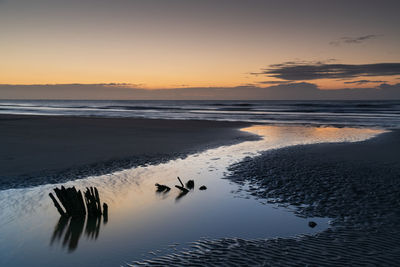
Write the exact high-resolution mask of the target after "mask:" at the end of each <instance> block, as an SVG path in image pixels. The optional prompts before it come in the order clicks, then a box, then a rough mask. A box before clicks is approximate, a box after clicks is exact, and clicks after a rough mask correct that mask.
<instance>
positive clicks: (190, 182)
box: [186, 180, 194, 190]
mask: <svg viewBox="0 0 400 267" xmlns="http://www.w3.org/2000/svg"><path fill="white" fill-rule="evenodd" d="M186 188H187V189H190V190H192V189H193V188H194V181H193V180H189V181H187V183H186Z"/></svg>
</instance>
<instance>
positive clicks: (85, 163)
mask: <svg viewBox="0 0 400 267" xmlns="http://www.w3.org/2000/svg"><path fill="white" fill-rule="evenodd" d="M248 125H249V124H246V123H240V122H232V123H230V122H216V121H188V120H186V121H185V120H149V119H132V118H82V117H61V116H22V115H21V116H18V115H1V116H0V129H1V130H0V147H1V149H0V190H1V189H8V188H15V187H24V186H32V185H39V184H45V183H58V182H64V181H67V180H71V179H77V178H83V177H87V176H89V175H95V174H104V173H109V172H112V171H115V170H119V169H123V168H129V167H134V166H138V165H143V164H148V163H157V162H162V161H166V160H169V159H172V158H177V157H184V156H186V155H188V154H190V153H194V152H198V151H201V150H205V149H207V148H211V147H216V146H219V145H228V144H232V143H236V142H240V141H242V140H245V139H249V138H250V139H251V138H255V137H254V136H251V135H250V134H248V133H244V132H241V131H239V130H238V129H239V128H242V127H246V126H248Z"/></svg>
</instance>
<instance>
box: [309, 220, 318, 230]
mask: <svg viewBox="0 0 400 267" xmlns="http://www.w3.org/2000/svg"><path fill="white" fill-rule="evenodd" d="M308 226H310V227H311V228H314V227H315V226H317V223H316V222H313V221H311V222H308Z"/></svg>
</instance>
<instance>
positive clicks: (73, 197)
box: [49, 186, 108, 218]
mask: <svg viewBox="0 0 400 267" xmlns="http://www.w3.org/2000/svg"><path fill="white" fill-rule="evenodd" d="M54 192H55V194H56V196H57V198H58V201H57V198H56V197H55V196H54V195H53V194H52V193H49V196H50V198H51V200H52V201H53V203H54V206H55V207H56V209H57V211H58V212H59V213H60V215H61V216H62V217H72V218H80V217H85V216H86V214H87V215H88V216H89V217H100V216H101V215H102V211H101V204H100V203H101V202H100V197H99V191H98V190H97V188H96V187H90V188H86V192H85V194H84V195H85V200H83V197H82V192H81V191H80V190H79V191H77V190H76V189H75V187H74V186H73V187H69V188H65V187H64V186H61V188H55V189H54ZM60 203H61V204H60ZM103 207H106V209H107V212H108V206H107V204H106V203H104V204H103ZM107 216H108V214H107Z"/></svg>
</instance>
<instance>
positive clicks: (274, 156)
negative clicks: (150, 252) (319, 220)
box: [134, 130, 400, 266]
mask: <svg viewBox="0 0 400 267" xmlns="http://www.w3.org/2000/svg"><path fill="white" fill-rule="evenodd" d="M231 170H232V171H233V174H232V175H231V176H230V179H231V180H232V181H235V182H237V183H239V184H245V183H251V184H252V185H253V186H254V187H253V189H252V190H248V194H251V195H253V196H255V197H258V198H260V199H267V200H269V202H270V203H278V204H280V205H291V206H292V207H293V208H294V211H295V212H296V214H297V215H298V216H301V217H312V216H316V217H319V216H321V217H330V218H332V224H331V228H329V229H327V230H325V231H323V232H321V233H319V234H317V235H303V236H298V237H293V238H276V239H257V240H244V239H232V238H230V239H219V240H200V241H198V242H196V243H195V245H194V247H193V249H192V250H190V251H185V252H184V253H181V254H179V253H178V254H173V255H169V256H166V257H160V258H156V259H153V260H151V261H144V262H136V263H134V265H141V264H144V265H157V264H158V265H160V264H161V265H163V266H166V265H173V264H178V265H179V264H181V265H196V264H199V265H219V264H224V263H227V262H229V263H231V264H233V265H247V266H248V265H253V266H270V265H272V266H275V265H284V266H292V265H293V266H303V265H311V266H359V265H363V266H365V265H371V266H377V265H385V266H399V265H400V245H399V244H400V226H399V225H400V224H399V223H400V190H399V188H400V131H398V130H396V131H392V132H389V133H384V134H382V135H379V136H378V137H376V138H373V139H370V140H367V141H363V142H356V143H336V144H315V145H300V146H294V147H289V148H283V149H278V150H274V151H269V152H265V153H264V154H262V155H261V156H258V157H256V158H253V159H248V160H246V161H243V162H241V163H239V164H236V165H234V166H232V168H231ZM254 188H256V189H255V190H254Z"/></svg>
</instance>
